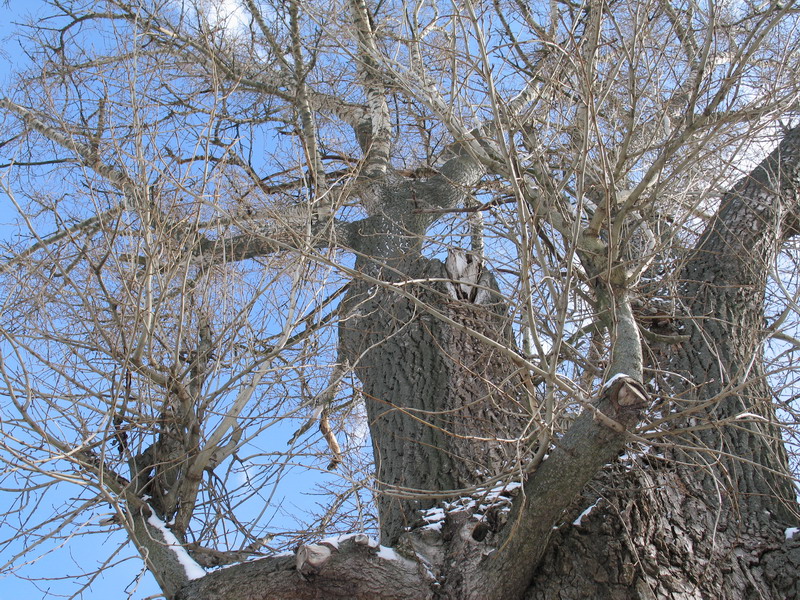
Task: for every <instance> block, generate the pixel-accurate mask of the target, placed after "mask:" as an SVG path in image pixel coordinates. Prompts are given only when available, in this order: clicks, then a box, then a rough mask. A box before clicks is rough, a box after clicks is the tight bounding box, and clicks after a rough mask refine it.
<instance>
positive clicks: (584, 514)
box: [572, 498, 600, 527]
mask: <svg viewBox="0 0 800 600" xmlns="http://www.w3.org/2000/svg"><path fill="white" fill-rule="evenodd" d="M599 503H600V498H598V499H597V500H595V501H594V504H592V505H591V506H590V507H589V508H587V509H586V510H585V511H583V512H582V513H581V514H579V515H578V518H577V519H575V520H574V521H573V522H572V524H573V525H575V526H576V527H580V526H581V521H583V520H584V519H585V518H586V517H588V516H589V514H590V513H591V512H592V510H594V507H595V506H597V505H598V504H599Z"/></svg>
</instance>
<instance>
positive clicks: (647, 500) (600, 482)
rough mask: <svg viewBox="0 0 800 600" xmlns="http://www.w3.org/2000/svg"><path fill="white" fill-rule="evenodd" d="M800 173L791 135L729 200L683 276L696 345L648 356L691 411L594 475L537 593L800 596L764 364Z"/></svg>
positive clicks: (787, 482) (792, 521) (791, 508)
mask: <svg viewBox="0 0 800 600" xmlns="http://www.w3.org/2000/svg"><path fill="white" fill-rule="evenodd" d="M799 176H800V129H795V130H793V131H791V132H790V133H789V134H788V135H787V136H786V137H785V139H784V140H783V142H782V143H781V145H780V147H779V148H777V149H776V150H775V151H774V152H773V153H772V155H770V156H769V157H768V158H767V159H765V160H764V161H763V162H762V163H761V165H759V167H757V168H756V169H755V170H754V171H753V172H752V173H751V174H750V175H749V176H748V177H746V178H744V179H743V180H741V181H740V182H739V183H738V184H737V185H736V186H735V187H734V188H733V189H732V190H731V191H730V192H728V193H727V194H726V195H725V196H724V198H723V200H722V205H721V207H720V210H719V212H718V214H717V215H716V217H715V218H714V219H713V221H712V222H711V223H710V225H709V227H708V229H707V230H706V232H705V233H704V234H703V236H702V237H701V239H700V241H699V243H698V245H697V248H696V250H695V251H694V252H693V253H692V254H691V255H690V256H689V257H688V260H687V262H686V264H685V267H684V271H683V280H684V285H683V289H682V292H683V302H684V307H685V311H686V317H685V318H684V319H683V320H682V324H681V325H682V327H683V333H685V334H688V338H689V339H688V341H687V342H684V343H682V344H680V345H677V346H674V347H670V348H660V349H658V351H657V352H655V353H653V355H655V356H660V357H661V358H662V361H661V364H657V365H655V367H656V368H657V369H660V370H662V371H666V372H668V373H674V375H673V376H672V377H669V378H668V382H669V387H666V388H665V390H664V391H665V392H666V394H668V395H669V396H672V397H673V398H675V402H674V405H673V409H674V410H675V411H687V414H686V416H683V417H679V418H677V419H676V420H675V422H674V426H673V428H674V430H673V432H672V435H673V436H674V437H673V438H672V441H673V442H677V444H676V446H675V447H673V448H668V450H667V451H666V453H665V454H666V456H665V457H639V458H638V459H636V460H635V461H634V464H633V465H632V467H631V468H630V470H628V471H626V470H624V469H621V468H615V469H609V470H608V471H607V472H606V473H604V474H603V475H601V476H600V477H598V479H597V480H596V481H595V482H594V485H593V486H591V487H590V488H589V489H587V491H586V492H585V495H584V497H583V498H582V500H581V502H579V503H577V504H576V506H575V507H573V510H572V512H571V513H569V514H568V515H565V519H564V523H563V524H562V525H561V526H560V527H559V529H558V533H557V534H555V536H554V539H553V540H552V543H551V546H550V550H549V552H548V553H547V556H546V557H545V559H544V561H543V562H542V564H541V566H540V567H539V569H538V571H537V575H536V577H535V579H534V583H533V585H532V587H531V589H530V590H529V594H528V598H529V600H534V599H536V600H539V599H545V598H555V597H558V598H561V599H564V600H569V599H573V598H574V599H578V598H641V599H650V598H658V599H678V598H680V599H689V598H698V599H699V598H720V599H727V598H730V599H738V598H795V597H800V584H798V577H797V575H798V569H800V540H793V539H790V540H787V539H786V536H785V534H784V532H785V528H786V527H787V526H790V525H796V524H797V522H798V507H797V503H796V499H795V492H794V486H793V485H792V480H791V477H790V475H789V469H788V461H787V456H786V452H785V448H784V446H783V443H782V441H781V435H780V430H779V429H778V427H777V426H776V425H775V422H776V415H775V408H774V406H773V404H772V397H771V390H770V389H769V386H768V384H767V382H766V380H765V378H764V370H763V366H762V361H763V348H762V346H763V331H762V328H763V314H764V293H765V288H766V284H767V275H768V273H769V271H770V269H771V265H772V264H773V262H774V261H775V258H776V256H777V253H778V250H779V245H780V243H781V242H782V241H783V240H784V239H785V238H786V237H787V236H789V235H792V234H793V233H794V226H793V225H792V224H793V223H794V220H795V219H794V215H795V213H796V211H797V208H798V183H800V178H799ZM682 429H686V432H685V433H684V432H682V431H681V430H682ZM589 506H595V508H594V509H593V510H592V511H591V512H590V513H589V514H588V515H587V516H584V517H583V518H581V519H580V524H579V525H575V524H573V519H575V517H576V516H577V515H578V514H579V513H580V512H581V511H582V510H584V509H585V508H586V507H589Z"/></svg>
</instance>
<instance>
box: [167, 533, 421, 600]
mask: <svg viewBox="0 0 800 600" xmlns="http://www.w3.org/2000/svg"><path fill="white" fill-rule="evenodd" d="M254 582H257V583H254ZM431 583H432V578H431V577H430V576H429V575H427V574H425V570H424V567H422V566H421V565H420V564H419V563H418V562H417V561H416V560H409V559H407V558H404V557H402V556H400V555H399V554H397V553H395V552H394V551H393V550H390V549H389V548H384V547H381V546H378V545H377V544H376V543H375V542H374V541H373V540H371V539H370V538H368V537H367V536H366V535H363V534H361V535H355V536H353V537H350V538H347V539H346V540H343V541H341V542H337V541H335V540H334V541H327V542H326V541H323V542H320V543H319V544H310V545H301V546H300V547H299V548H298V549H297V551H296V553H295V555H294V556H280V557H273V558H265V559H261V560H256V561H252V562H247V563H242V564H239V565H235V566H232V567H228V568H226V569H224V570H221V571H216V572H214V573H210V574H208V575H206V576H205V577H203V578H202V579H197V580H195V581H191V582H189V583H188V584H187V585H186V586H185V587H183V589H181V590H180V592H179V593H178V595H177V597H176V600H212V599H215V600H216V599H218V598H225V599H226V600H312V599H317V598H326V599H329V600H345V599H346V600H427V599H431V598H433V592H432V591H431Z"/></svg>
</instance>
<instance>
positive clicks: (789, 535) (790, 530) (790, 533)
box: [783, 527, 800, 540]
mask: <svg viewBox="0 0 800 600" xmlns="http://www.w3.org/2000/svg"><path fill="white" fill-rule="evenodd" d="M783 533H784V535H785V536H786V539H787V540H791V539H793V538H794V536H795V535H797V534H798V533H800V527H787V528H786V531H784V532H783Z"/></svg>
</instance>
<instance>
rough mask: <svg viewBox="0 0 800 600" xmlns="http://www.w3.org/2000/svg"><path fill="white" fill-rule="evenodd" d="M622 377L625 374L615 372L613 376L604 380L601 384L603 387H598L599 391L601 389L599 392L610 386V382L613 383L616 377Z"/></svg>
mask: <svg viewBox="0 0 800 600" xmlns="http://www.w3.org/2000/svg"><path fill="white" fill-rule="evenodd" d="M623 377H627V375H625V373H617V374H616V375H614V376H613V377H612V378H611V379H609V380H608V381H606V382H605V383H604V384H603V387H602V388H600V391H601V392H605V391H606V390H607V389H608V388H610V387H611V386H612V384H613V383H614V382H615V381H616V380H617V379H622V378H623Z"/></svg>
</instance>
